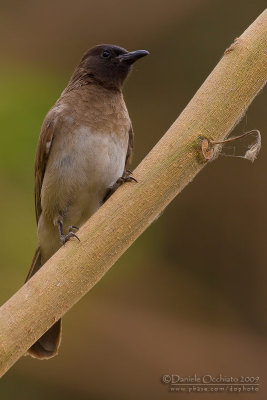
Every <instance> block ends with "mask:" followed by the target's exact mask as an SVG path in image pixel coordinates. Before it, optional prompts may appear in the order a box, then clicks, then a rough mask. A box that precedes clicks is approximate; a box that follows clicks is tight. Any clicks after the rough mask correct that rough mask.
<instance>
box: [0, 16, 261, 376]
mask: <svg viewBox="0 0 267 400" xmlns="http://www.w3.org/2000/svg"><path fill="white" fill-rule="evenodd" d="M266 54H267V10H265V11H264V12H263V13H262V14H261V15H260V16H259V17H258V18H257V19H256V20H255V21H254V22H253V24H252V25H251V26H250V27H249V28H248V29H247V30H246V31H245V32H244V33H243V34H242V36H241V37H240V38H238V39H236V40H235V42H234V43H233V44H232V45H231V46H230V48H229V49H227V50H226V51H225V54H224V56H223V57H222V59H221V60H220V62H219V63H218V65H217V66H216V68H215V69H214V70H213V71H212V73H211V74H210V76H209V77H208V78H207V80H206V81H205V82H204V83H203V85H202V86H201V88H200V89H199V90H198V92H197V93H196V94H195V96H194V97H193V99H192V100H191V101H190V103H189V104H188V106H187V107H186V108H185V110H184V111H183V112H182V114H181V115H180V116H179V117H178V119H177V120H176V121H175V122H174V124H173V125H172V126H171V127H170V128H169V130H168V131H167V133H166V134H165V135H164V136H163V137H162V139H161V140H160V141H159V142H158V143H157V145H156V146H155V147H154V148H153V149H152V150H151V152H150V153H149V154H148V155H147V157H146V158H145V159H144V160H143V161H142V162H141V163H140V165H139V166H138V167H137V168H136V170H135V171H134V176H135V178H136V179H137V180H138V183H128V184H125V185H124V186H122V187H121V188H119V190H118V191H117V192H116V193H115V194H114V195H113V196H111V198H110V199H109V200H108V201H107V202H106V203H105V204H104V205H103V206H102V207H101V208H100V209H99V210H98V211H97V212H96V213H95V214H94V215H93V216H92V217H91V218H90V219H89V221H88V222H87V223H86V224H85V225H84V226H83V227H82V228H81V230H80V232H79V237H80V239H81V242H80V243H78V242H77V241H71V242H69V243H67V245H66V246H65V247H64V248H61V249H60V250H59V251H58V252H57V253H56V254H55V255H54V256H53V257H52V258H51V259H50V260H49V261H48V262H47V263H46V264H45V265H44V266H43V267H42V268H41V270H40V271H38V272H37V273H36V274H35V275H34V276H33V278H32V279H30V280H29V281H28V282H27V283H26V284H25V285H24V286H23V287H22V288H21V289H20V290H19V291H18V292H17V293H15V294H14V295H13V296H12V297H11V298H10V299H9V300H8V301H7V302H6V303H5V304H4V305H3V306H2V307H1V308H0V376H2V375H3V374H4V373H5V372H6V371H7V370H8V369H9V368H10V367H11V366H12V365H13V364H14V363H15V362H16V361H17V360H18V359H19V358H20V357H21V356H22V355H23V354H24V353H25V352H26V351H27V349H28V348H29V347H30V346H31V345H32V344H33V343H34V342H35V341H36V339H38V338H39V337H40V336H41V335H42V334H43V333H44V332H45V331H46V330H47V329H48V328H49V327H50V326H51V325H52V324H53V323H54V322H55V321H56V320H57V319H59V318H60V317H61V316H63V315H64V314H65V313H66V312H67V311H68V310H69V309H70V308H71V307H72V306H73V305H74V304H75V303H76V302H77V301H78V300H79V299H80V298H81V297H82V296H84V295H85V294H86V293H87V292H88V291H89V290H90V289H91V288H92V287H93V286H94V285H95V284H96V283H97V282H98V281H99V280H100V279H101V278H102V276H103V275H104V274H105V273H106V272H107V271H108V270H109V268H110V267H111V266H112V265H113V264H114V263H115V261H116V260H117V259H118V258H119V257H120V256H121V255H122V254H123V253H124V252H125V251H126V249H127V248H128V247H129V246H130V245H131V244H132V243H133V242H134V241H135V240H136V238H137V237H138V236H139V235H141V233H142V232H143V231H144V230H145V229H146V228H147V227H148V226H149V225H150V224H151V222H153V220H154V219H155V218H156V217H157V216H158V215H159V214H160V213H161V212H162V211H163V210H164V208H165V207H166V206H167V205H168V204H169V203H170V202H171V200H172V199H173V198H174V197H175V196H176V195H177V194H178V193H179V192H180V191H181V190H182V189H183V188H184V187H185V186H186V185H187V184H188V183H189V182H191V181H192V179H193V178H194V177H195V175H196V174H197V173H198V172H199V171H200V170H201V169H202V168H203V166H204V165H205V164H206V162H207V161H206V159H205V157H204V156H203V154H202V150H201V143H200V139H199V136H202V137H205V138H207V139H210V140H214V141H215V140H217V141H219V140H222V139H224V138H225V137H227V135H228V134H229V132H230V131H231V130H232V129H233V127H234V126H235V125H236V124H237V123H238V121H239V120H240V118H241V117H242V116H243V115H244V113H245V111H246V110H247V108H248V106H249V104H250V103H251V101H252V100H253V99H254V97H255V96H256V95H257V93H258V92H259V91H260V90H261V88H262V87H263V86H264V84H265V82H266V79H267V68H266Z"/></svg>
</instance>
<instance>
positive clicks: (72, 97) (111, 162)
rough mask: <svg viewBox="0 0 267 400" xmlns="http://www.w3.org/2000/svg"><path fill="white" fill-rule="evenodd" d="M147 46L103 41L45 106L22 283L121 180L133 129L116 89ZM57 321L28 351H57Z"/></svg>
mask: <svg viewBox="0 0 267 400" xmlns="http://www.w3.org/2000/svg"><path fill="white" fill-rule="evenodd" d="M148 54H149V52H148V51H146V50H136V51H127V50H126V49H124V48H123V47H120V46H116V45H111V44H101V45H97V46H94V47H92V48H90V49H89V50H88V51H87V52H86V53H85V54H84V55H83V57H82V58H81V60H80V62H79V64H78V66H77V67H76V69H75V70H74V72H73V74H72V76H71V78H70V80H69V83H68V84H67V86H66V88H65V89H64V91H63V92H62V94H61V96H60V97H59V99H58V100H57V102H56V103H55V105H54V106H53V107H52V108H51V109H50V110H49V111H48V113H47V115H46V117H45V119H44V121H43V124H42V127H41V132H40V136H39V140H38V144H37V150H36V157H35V167H34V171H35V182H34V186H35V214H36V222H37V237H38V245H37V248H36V251H35V254H34V257H33V260H32V264H31V267H30V270H29V273H28V275H27V278H26V282H27V281H28V280H29V279H30V278H31V277H32V276H33V275H34V274H35V273H36V272H37V271H38V270H39V269H40V268H41V267H42V265H43V264H44V263H45V262H46V261H47V260H48V259H49V258H50V257H51V256H52V255H53V254H54V253H55V252H56V251H57V250H58V249H59V248H60V247H61V246H62V245H64V244H65V243H66V242H67V241H68V240H69V239H71V238H74V239H78V240H79V237H78V235H77V231H78V229H79V228H80V227H81V226H82V225H83V224H84V223H85V222H86V221H87V220H88V219H89V218H90V216H91V215H92V214H94V213H95V212H96V211H97V209H98V208H99V207H100V206H101V205H102V204H103V203H104V202H105V201H106V200H107V199H108V198H109V196H110V195H111V194H112V193H113V192H114V191H115V190H116V189H117V188H118V187H119V186H120V185H121V184H123V183H124V182H130V181H135V178H134V177H133V176H132V173H131V171H129V170H128V169H127V164H128V162H130V160H131V158H132V153H133V140H134V134H133V128H132V123H131V119H130V117H129V113H128V110H127V107H126V104H125V101H124V98H123V93H122V87H123V83H124V81H125V79H126V78H127V76H128V74H129V72H130V71H131V69H132V65H133V64H134V63H135V62H136V61H137V60H138V59H140V58H142V57H144V56H146V55H148ZM61 330H62V323H61V319H60V320H58V321H57V322H55V323H54V325H53V326H52V327H51V328H50V329H49V330H48V331H47V332H46V333H44V334H43V335H42V336H41V337H40V338H39V339H38V340H37V341H36V342H35V343H34V344H33V345H32V346H31V347H30V348H29V349H28V354H29V355H31V356H32V357H35V358H39V359H48V358H51V357H54V356H55V355H57V354H58V348H59V345H60V341H61Z"/></svg>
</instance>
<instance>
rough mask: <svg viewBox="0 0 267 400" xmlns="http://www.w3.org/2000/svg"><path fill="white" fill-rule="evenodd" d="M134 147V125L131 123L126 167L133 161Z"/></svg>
mask: <svg viewBox="0 0 267 400" xmlns="http://www.w3.org/2000/svg"><path fill="white" fill-rule="evenodd" d="M133 147H134V133H133V127H132V124H131V126H130V129H129V141H128V149H127V154H126V160H125V167H126V164H127V162H129V163H131V162H132V157H133Z"/></svg>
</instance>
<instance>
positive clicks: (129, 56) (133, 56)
mask: <svg viewBox="0 0 267 400" xmlns="http://www.w3.org/2000/svg"><path fill="white" fill-rule="evenodd" d="M148 54H149V52H148V51H146V50H136V51H129V52H128V53H125V54H121V55H119V56H118V57H117V58H118V60H119V61H120V62H126V63H127V64H133V63H134V62H135V61H136V60H138V59H139V58H141V57H144V56H147V55H148Z"/></svg>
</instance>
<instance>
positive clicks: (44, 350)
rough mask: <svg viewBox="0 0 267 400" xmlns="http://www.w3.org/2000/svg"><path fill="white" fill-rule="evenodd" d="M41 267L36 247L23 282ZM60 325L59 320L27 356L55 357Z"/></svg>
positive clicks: (38, 250) (39, 255) (58, 342)
mask: <svg viewBox="0 0 267 400" xmlns="http://www.w3.org/2000/svg"><path fill="white" fill-rule="evenodd" d="M41 266H42V264H41V252H40V247H37V249H36V251H35V254H34V256H33V260H32V265H31V268H30V270H29V273H28V275H27V278H26V281H25V282H27V281H28V280H29V279H30V278H31V277H32V276H33V275H34V274H35V272H37V271H38V270H39V269H40V268H41ZM61 325H62V324H61V319H60V320H58V321H57V322H56V323H55V324H54V325H52V326H51V328H49V330H48V331H47V332H45V333H44V334H43V336H41V337H40V339H38V340H37V342H35V343H34V344H33V345H32V346H31V347H30V348H29V350H28V354H29V355H31V356H32V357H35V358H39V359H47V358H51V357H54V356H56V355H57V352H58V348H59V345H60V339H61Z"/></svg>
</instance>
